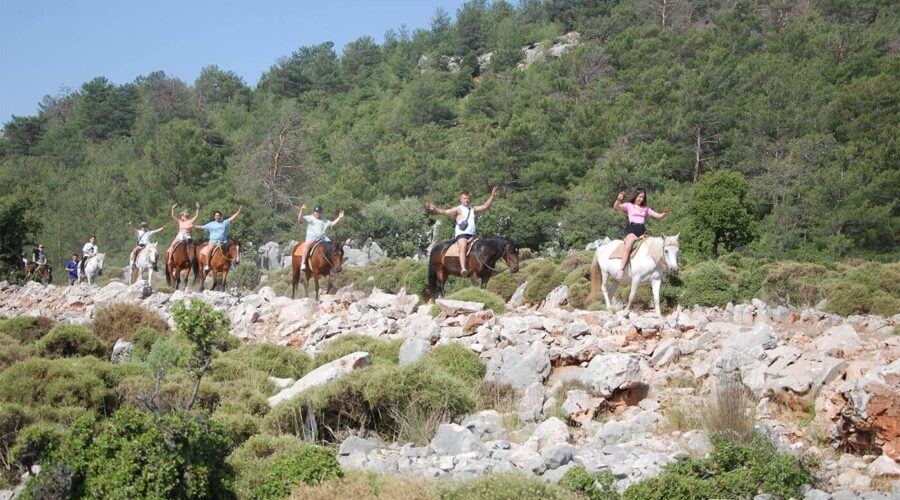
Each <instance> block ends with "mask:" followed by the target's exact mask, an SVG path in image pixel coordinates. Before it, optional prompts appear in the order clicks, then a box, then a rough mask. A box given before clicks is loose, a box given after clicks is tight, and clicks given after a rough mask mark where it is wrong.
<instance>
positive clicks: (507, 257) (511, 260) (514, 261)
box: [503, 240, 519, 273]
mask: <svg viewBox="0 0 900 500" xmlns="http://www.w3.org/2000/svg"><path fill="white" fill-rule="evenodd" d="M503 260H504V261H505V262H506V265H507V266H509V272H511V273H515V272H518V271H519V246H518V245H516V244H515V243H513V242H512V241H510V240H506V251H504V252H503Z"/></svg>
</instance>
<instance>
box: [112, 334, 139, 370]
mask: <svg viewBox="0 0 900 500" xmlns="http://www.w3.org/2000/svg"><path fill="white" fill-rule="evenodd" d="M132 352H134V344H133V343H131V342H128V341H126V340H124V339H119V340H116V345H114V346H113V351H112V356H110V359H109V361H110V363H112V364H114V365H119V364H122V363H126V362H127V361H128V360H130V359H131V353H132Z"/></svg>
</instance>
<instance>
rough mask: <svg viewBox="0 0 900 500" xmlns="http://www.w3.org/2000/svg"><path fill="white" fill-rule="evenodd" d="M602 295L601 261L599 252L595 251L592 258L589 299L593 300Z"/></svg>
mask: <svg viewBox="0 0 900 500" xmlns="http://www.w3.org/2000/svg"><path fill="white" fill-rule="evenodd" d="M599 296H600V261H599V260H597V252H594V258H593V259H592V260H591V293H590V295H589V296H588V300H589V301H590V302H593V301H594V300H595V299H596V298H597V297H599Z"/></svg>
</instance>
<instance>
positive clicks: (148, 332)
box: [132, 326, 162, 360]
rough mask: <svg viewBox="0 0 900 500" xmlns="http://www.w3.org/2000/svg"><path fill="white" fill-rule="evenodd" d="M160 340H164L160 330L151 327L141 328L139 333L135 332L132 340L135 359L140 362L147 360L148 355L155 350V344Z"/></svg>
mask: <svg viewBox="0 0 900 500" xmlns="http://www.w3.org/2000/svg"><path fill="white" fill-rule="evenodd" d="M160 338H162V334H161V333H160V332H159V330H156V329H155V328H153V327H149V326H144V327H141V328H140V329H139V330H138V331H136V332H134V338H133V339H132V341H133V342H134V352H133V353H132V356H133V358H134V359H138V360H143V359H145V358H146V357H147V355H148V354H150V349H152V348H153V344H155V343H156V341H157V340H159V339H160Z"/></svg>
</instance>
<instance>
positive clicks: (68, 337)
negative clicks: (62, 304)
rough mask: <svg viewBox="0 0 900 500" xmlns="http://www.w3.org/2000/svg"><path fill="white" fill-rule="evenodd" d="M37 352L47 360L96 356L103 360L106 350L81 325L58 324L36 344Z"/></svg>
mask: <svg viewBox="0 0 900 500" xmlns="http://www.w3.org/2000/svg"><path fill="white" fill-rule="evenodd" d="M34 347H35V352H36V353H37V354H38V356H43V357H45V358H70V357H76V356H96V357H98V358H103V357H104V354H105V353H106V348H105V346H104V345H103V342H101V341H100V339H98V338H97V336H96V335H94V334H93V333H91V331H90V330H88V329H87V328H85V327H83V326H79V325H67V324H62V323H61V324H58V325H56V326H54V327H53V329H52V330H50V333H48V334H47V335H45V336H43V337H42V338H41V339H40V340H38V341H37V343H36V344H35V346H34Z"/></svg>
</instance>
